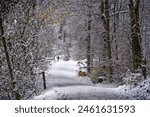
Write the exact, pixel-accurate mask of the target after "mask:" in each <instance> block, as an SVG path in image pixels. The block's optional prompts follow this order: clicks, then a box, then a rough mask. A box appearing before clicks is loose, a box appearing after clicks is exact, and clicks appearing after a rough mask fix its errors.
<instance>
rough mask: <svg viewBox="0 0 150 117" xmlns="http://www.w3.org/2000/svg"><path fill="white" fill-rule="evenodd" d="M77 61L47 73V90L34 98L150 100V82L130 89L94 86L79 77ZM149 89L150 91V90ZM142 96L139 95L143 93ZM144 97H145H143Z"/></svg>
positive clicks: (53, 67) (87, 80) (60, 63)
mask: <svg viewBox="0 0 150 117" xmlns="http://www.w3.org/2000/svg"><path fill="white" fill-rule="evenodd" d="M77 70H78V65H77V61H73V60H70V61H59V62H56V63H54V64H53V65H52V66H50V68H49V69H48V71H47V75H46V81H47V90H45V91H43V92H42V93H41V94H40V95H38V96H36V97H34V99H36V100H79V99H83V100H85V99H86V100H108V99H109V100H120V99H122V100H123V99H150V90H149V89H150V80H149V79H148V80H147V81H145V83H144V82H143V84H141V85H140V86H138V87H136V88H133V89H129V88H127V86H120V87H112V86H111V85H108V86H103V85H102V84H99V85H94V84H92V83H91V81H90V80H89V78H88V77H78V76H77ZM148 88H149V89H148ZM141 91H142V92H143V93H142V94H141V96H140V95H139V93H141ZM143 96H144V97H143Z"/></svg>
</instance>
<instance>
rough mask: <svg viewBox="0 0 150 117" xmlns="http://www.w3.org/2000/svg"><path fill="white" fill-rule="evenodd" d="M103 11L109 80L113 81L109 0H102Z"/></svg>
mask: <svg viewBox="0 0 150 117" xmlns="http://www.w3.org/2000/svg"><path fill="white" fill-rule="evenodd" d="M101 13H102V21H103V27H104V35H105V36H104V38H105V39H104V40H105V45H106V50H107V54H106V55H107V58H108V61H109V66H108V74H109V82H112V73H113V70H112V61H111V59H112V52H111V51H112V50H111V44H110V20H109V3H108V0H102V1H101Z"/></svg>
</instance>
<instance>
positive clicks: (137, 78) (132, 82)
mask: <svg viewBox="0 0 150 117" xmlns="http://www.w3.org/2000/svg"><path fill="white" fill-rule="evenodd" d="M122 79H123V83H125V84H126V85H129V86H130V88H134V87H136V86H137V85H138V84H139V83H140V82H141V81H143V80H144V77H143V76H142V74H141V73H132V72H131V71H130V70H128V71H127V72H126V73H125V74H124V75H123V77H122Z"/></svg>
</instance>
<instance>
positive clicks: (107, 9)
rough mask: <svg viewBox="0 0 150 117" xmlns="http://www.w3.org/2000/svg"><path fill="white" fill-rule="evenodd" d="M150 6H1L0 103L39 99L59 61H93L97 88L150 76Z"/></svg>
mask: <svg viewBox="0 0 150 117" xmlns="http://www.w3.org/2000/svg"><path fill="white" fill-rule="evenodd" d="M149 6H150V1H149V0H0V99H17V100H19V99H29V98H30V97H32V96H34V95H37V94H39V92H40V90H41V89H40V85H39V80H38V79H39V77H41V74H40V71H45V70H46V69H47V66H48V65H50V63H51V61H54V60H55V58H56V57H57V56H59V57H60V58H61V59H63V60H64V61H68V60H70V59H74V60H77V61H81V60H87V74H88V76H89V77H90V78H91V81H93V82H94V83H96V82H97V77H98V76H105V77H106V78H107V80H108V82H110V83H120V84H121V83H123V81H122V78H123V75H124V74H127V73H129V72H130V73H140V74H142V76H143V79H146V78H147V76H148V75H149V74H150V59H149V58H150V13H149V12H150V7H149Z"/></svg>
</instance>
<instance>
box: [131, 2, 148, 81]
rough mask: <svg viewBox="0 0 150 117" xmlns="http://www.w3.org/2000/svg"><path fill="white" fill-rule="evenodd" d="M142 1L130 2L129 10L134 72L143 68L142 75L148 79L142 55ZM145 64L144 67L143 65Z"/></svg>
mask: <svg viewBox="0 0 150 117" xmlns="http://www.w3.org/2000/svg"><path fill="white" fill-rule="evenodd" d="M139 7H140V0H135V3H134V1H133V0H129V10H130V18H131V23H130V26H131V47H132V63H133V64H132V70H133V72H136V70H138V69H139V68H142V74H143V76H144V77H145V78H146V67H145V64H146V60H145V59H144V57H143V54H142V37H141V32H140V26H139ZM142 64H143V65H142Z"/></svg>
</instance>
